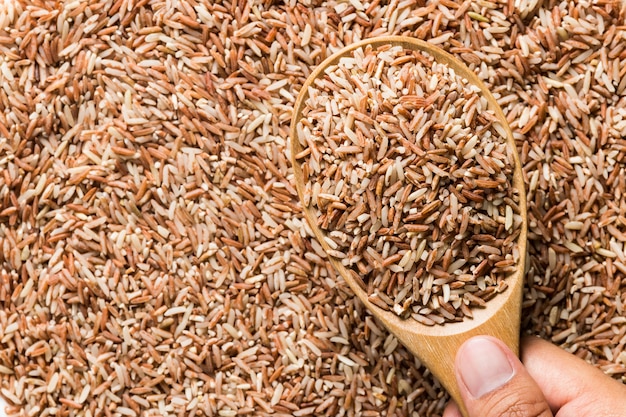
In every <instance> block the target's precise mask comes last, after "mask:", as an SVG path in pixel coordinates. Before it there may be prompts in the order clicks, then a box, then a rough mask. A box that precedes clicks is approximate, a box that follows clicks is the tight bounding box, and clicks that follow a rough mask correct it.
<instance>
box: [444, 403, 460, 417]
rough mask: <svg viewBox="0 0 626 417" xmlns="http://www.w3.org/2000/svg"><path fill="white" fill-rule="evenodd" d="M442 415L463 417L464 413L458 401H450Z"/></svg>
mask: <svg viewBox="0 0 626 417" xmlns="http://www.w3.org/2000/svg"><path fill="white" fill-rule="evenodd" d="M442 417H463V415H462V414H461V410H459V407H458V406H457V405H456V403H455V402H454V401H450V402H449V403H448V405H447V406H446V408H445V410H443V416H442Z"/></svg>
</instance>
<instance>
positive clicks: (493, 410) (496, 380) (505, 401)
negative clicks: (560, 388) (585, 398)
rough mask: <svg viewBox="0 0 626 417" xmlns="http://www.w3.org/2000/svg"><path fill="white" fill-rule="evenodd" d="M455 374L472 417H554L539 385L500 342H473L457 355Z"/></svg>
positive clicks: (484, 338) (490, 339)
mask: <svg viewBox="0 0 626 417" xmlns="http://www.w3.org/2000/svg"><path fill="white" fill-rule="evenodd" d="M455 371H456V378H457V382H458V384H459V389H460V391H461V397H462V398H463V402H464V404H465V407H466V409H467V413H468V416H469V417H514V416H524V417H552V412H551V411H550V406H549V405H548V403H547V401H546V399H545V398H544V395H543V393H542V392H541V390H540V389H539V386H538V385H537V383H536V382H535V381H534V380H533V379H532V377H531V376H530V375H529V374H528V372H527V371H526V369H525V368H524V366H523V365H522V363H521V362H520V361H519V359H518V358H517V356H516V355H515V354H514V353H513V352H511V350H510V349H509V348H508V347H506V345H505V344H504V343H503V342H501V341H499V340H498V339H495V338H493V337H488V336H477V337H474V338H472V339H469V340H468V341H467V342H465V343H464V344H463V345H462V346H461V348H460V349H459V351H458V353H457V355H456V361H455Z"/></svg>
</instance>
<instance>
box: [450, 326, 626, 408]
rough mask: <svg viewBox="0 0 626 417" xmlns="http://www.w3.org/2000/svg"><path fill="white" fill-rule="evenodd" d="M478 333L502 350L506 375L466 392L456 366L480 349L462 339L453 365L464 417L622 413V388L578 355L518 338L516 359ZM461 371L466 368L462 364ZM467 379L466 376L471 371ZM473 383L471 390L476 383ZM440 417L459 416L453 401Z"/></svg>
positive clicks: (625, 402) (625, 393)
mask: <svg viewBox="0 0 626 417" xmlns="http://www.w3.org/2000/svg"><path fill="white" fill-rule="evenodd" d="M479 337H482V338H483V341H484V340H485V339H489V340H490V341H491V342H493V343H495V344H497V345H498V346H499V348H500V349H502V352H503V354H504V355H505V356H506V359H507V360H508V362H509V364H510V367H511V369H512V376H511V377H510V378H508V379H506V378H505V379H506V380H499V382H496V383H495V384H494V383H490V382H489V381H485V385H484V386H485V387H486V389H485V390H482V392H481V393H480V395H479V396H478V397H476V396H474V395H472V393H471V392H470V389H469V388H468V387H467V386H466V384H465V382H464V379H463V372H462V371H459V369H460V367H463V366H464V365H463V363H465V364H467V363H468V361H471V359H468V358H470V357H471V355H480V352H476V351H472V350H471V349H472V348H471V345H468V342H469V341H468V342H466V344H464V345H463V346H462V347H461V349H459V354H457V358H456V361H455V368H456V376H457V382H458V383H459V387H460V389H461V395H462V397H463V401H464V403H465V406H466V408H467V411H468V417H588V416H603V417H618V416H621V417H623V416H626V386H625V385H623V384H621V383H619V382H618V381H616V380H614V379H612V378H610V377H608V376H607V375H605V374H604V373H602V372H601V371H599V370H598V369H597V368H595V367H593V366H592V365H589V364H588V363H586V362H584V361H583V360H581V359H580V358H578V357H576V356H574V355H571V354H569V353H567V352H565V351H564V350H562V349H560V348H558V347H556V346H554V345H552V344H550V343H548V342H546V341H544V340H541V339H538V338H535V337H528V338H525V339H523V340H522V344H521V349H520V350H521V362H520V360H519V359H518V358H517V357H516V355H515V354H514V353H513V352H511V351H510V350H509V349H508V348H507V347H506V346H505V345H504V344H503V343H502V342H500V341H499V340H497V339H493V338H487V337H483V336H479ZM470 341H471V339H470ZM474 345H476V344H474ZM468 346H470V347H469V348H467V347H468ZM464 348H467V349H465V350H464ZM474 350H476V349H474ZM492 357H493V355H492ZM485 363H488V361H487V362H485ZM464 369H465V370H466V371H467V365H465V368H464ZM468 378H469V380H470V381H471V380H472V376H471V375H470V376H467V377H466V379H468ZM473 381H474V385H473V387H474V390H473V391H474V392H476V384H477V383H476V380H475V379H474V380H473ZM470 385H472V384H470ZM493 385H496V386H493ZM443 417H462V416H461V413H460V411H459V409H458V408H457V406H456V404H454V403H451V404H449V405H448V407H447V408H446V409H445V411H444V413H443Z"/></svg>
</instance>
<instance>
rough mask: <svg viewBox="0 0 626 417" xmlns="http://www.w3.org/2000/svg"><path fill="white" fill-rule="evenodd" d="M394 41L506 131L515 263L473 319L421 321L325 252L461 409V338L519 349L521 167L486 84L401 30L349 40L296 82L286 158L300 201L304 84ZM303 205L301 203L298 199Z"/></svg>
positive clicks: (308, 213) (311, 218)
mask: <svg viewBox="0 0 626 417" xmlns="http://www.w3.org/2000/svg"><path fill="white" fill-rule="evenodd" d="M389 44H391V45H400V46H403V47H405V48H407V49H412V50H419V51H425V52H427V53H428V54H430V55H431V56H433V58H434V59H435V60H436V61H438V62H441V63H445V64H447V65H448V66H450V67H451V68H453V69H454V71H456V73H457V74H459V75H461V76H463V77H464V78H466V79H467V80H468V81H469V82H470V83H472V84H474V85H476V86H478V87H480V89H481V91H482V94H483V96H484V97H486V99H487V100H488V102H489V106H490V109H491V110H493V111H494V112H495V115H496V116H497V118H498V119H499V120H500V123H502V126H504V128H505V130H506V132H507V140H508V146H510V147H511V149H512V150H513V154H514V161H515V170H514V178H513V186H514V187H515V188H517V190H519V198H520V201H519V207H520V212H521V217H522V225H521V233H520V235H519V238H518V242H517V243H518V248H519V253H520V257H519V263H518V267H517V270H516V272H514V273H512V274H511V275H510V276H509V277H508V278H507V283H508V289H507V290H506V291H504V292H503V293H502V294H499V295H498V296H496V297H495V298H493V299H491V300H490V301H488V302H487V306H486V307H485V308H483V309H479V308H475V309H473V310H472V313H473V315H474V318H473V319H465V320H463V321H462V322H458V323H446V324H443V325H435V326H426V325H423V324H421V323H419V322H417V321H416V320H414V319H411V318H409V319H401V318H400V317H398V316H397V315H395V314H394V313H393V312H390V311H385V310H383V309H381V308H380V307H378V306H376V305H374V304H372V303H371V302H369V301H368V296H367V293H366V292H365V291H364V290H363V289H362V288H361V287H360V286H359V285H358V284H357V283H356V282H355V281H354V279H353V278H352V276H351V275H350V273H349V272H348V269H346V267H345V266H344V265H342V264H341V262H340V261H339V260H337V259H336V258H333V257H332V256H329V259H330V262H331V263H332V265H333V266H334V267H335V269H336V270H337V272H338V273H339V274H340V275H341V277H342V278H343V279H344V280H345V281H346V282H347V283H348V285H349V286H350V288H352V290H353V291H354V293H355V294H356V296H357V297H359V299H360V300H361V302H362V303H363V304H365V305H366V306H367V308H369V309H370V311H371V312H372V314H373V315H374V316H376V317H377V318H378V319H379V320H380V321H381V322H382V323H383V324H384V325H385V326H386V327H387V329H388V330H389V331H390V332H391V333H393V334H394V335H395V336H396V337H397V338H398V339H399V340H400V342H402V344H403V345H404V346H406V347H407V349H409V350H410V351H411V352H412V353H413V354H414V355H415V356H417V358H419V360H420V361H421V362H422V363H423V364H424V365H426V366H427V367H428V368H429V369H430V371H431V372H432V373H433V374H434V375H435V377H437V378H438V379H439V381H440V382H441V383H442V385H443V386H444V387H445V388H446V389H447V390H448V392H449V393H450V395H451V396H452V398H453V399H454V400H455V401H456V402H457V404H459V406H460V407H461V408H462V412H463V414H464V415H466V412H465V410H464V409H463V405H462V404H463V403H462V401H461V398H460V395H459V389H458V387H457V383H456V378H455V374H454V359H455V355H456V352H457V350H458V348H459V347H460V346H461V344H462V343H463V342H464V341H466V340H467V339H469V338H470V337H472V336H475V335H491V336H494V337H497V338H499V339H500V340H502V341H504V342H505V343H506V344H507V345H508V346H509V347H510V348H511V349H512V350H513V351H514V352H516V353H517V352H518V349H519V331H520V312H521V301H522V286H523V277H524V267H525V263H526V227H527V214H526V193H525V190H524V182H523V177H522V170H521V166H520V163H519V157H518V155H517V151H516V150H515V149H516V148H515V142H514V140H513V135H512V133H511V130H510V128H509V126H508V123H507V121H506V118H505V117H504V113H503V112H502V109H501V108H500V106H499V105H498V103H497V102H496V100H495V98H494V97H493V96H492V95H491V93H490V92H489V90H488V89H487V87H486V86H485V85H484V84H483V83H482V82H481V81H480V80H479V79H478V77H477V76H476V75H475V74H474V73H473V72H472V71H471V70H470V69H469V68H467V67H466V66H465V65H464V64H463V63H462V62H460V61H458V60H457V59H456V58H454V57H453V56H452V55H450V54H448V53H446V52H444V51H442V50H441V49H439V48H437V47H435V46H433V45H429V44H428V43H426V42H423V41H420V40H417V39H413V38H409V37H404V36H388V37H387V36H386V37H379V38H373V39H367V40H365V41H361V42H357V43H354V44H352V45H349V46H347V47H345V48H344V49H342V50H341V51H339V52H337V53H336V54H334V55H332V56H330V57H329V58H327V59H326V60H325V61H324V62H322V63H321V64H320V65H319V66H318V67H317V68H316V69H315V70H314V71H313V73H311V75H310V76H309V77H308V78H307V80H306V82H305V83H304V85H303V86H302V90H301V91H300V95H299V96H298V99H297V101H296V103H295V107H294V114H293V118H292V121H291V149H290V150H291V156H290V157H291V162H292V164H293V168H294V174H295V181H296V186H297V189H298V194H299V196H300V200H301V201H303V194H304V187H305V182H304V178H303V173H302V167H301V164H300V162H299V161H298V160H296V158H295V156H296V155H298V154H299V153H300V152H301V151H302V147H301V146H300V141H299V140H298V138H297V129H296V126H297V124H298V122H299V120H300V118H301V117H302V110H303V108H304V107H305V101H306V100H307V98H308V88H309V86H310V85H311V84H312V83H313V82H314V80H315V79H316V78H318V77H320V76H323V74H324V70H325V69H326V68H327V67H328V66H330V65H334V64H336V63H337V62H338V61H339V59H340V58H341V57H344V56H347V55H350V54H351V52H352V51H353V50H354V49H357V48H360V47H365V46H366V45H372V46H373V47H374V48H376V47H378V46H381V45H389ZM303 207H304V204H303ZM304 215H305V217H306V219H307V221H308V223H309V225H310V226H311V229H312V230H313V232H314V234H315V236H316V238H317V240H318V241H319V243H320V244H321V245H322V247H323V248H324V250H325V251H327V252H328V250H329V249H330V248H329V247H328V244H327V243H326V241H325V240H324V235H325V234H324V232H323V231H322V230H321V229H320V228H319V227H318V226H317V223H316V214H315V210H314V209H313V207H312V206H309V207H304Z"/></svg>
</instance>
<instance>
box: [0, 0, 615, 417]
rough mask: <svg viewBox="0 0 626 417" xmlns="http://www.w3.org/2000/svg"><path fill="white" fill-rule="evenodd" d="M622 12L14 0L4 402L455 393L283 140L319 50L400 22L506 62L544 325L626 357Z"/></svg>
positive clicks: (78, 408)
mask: <svg viewBox="0 0 626 417" xmlns="http://www.w3.org/2000/svg"><path fill="white" fill-rule="evenodd" d="M625 24H626V7H625V5H624V3H623V2H619V1H603V2H589V1H565V0H564V1H552V0H543V1H538V0H519V1H517V0H516V1H508V0H506V1H505V0H500V1H484V0H479V1H470V0H466V1H464V2H462V3H456V2H452V1H449V0H433V1H424V0H401V1H398V0H392V1H390V2H386V1H385V2H380V1H377V0H374V1H372V2H362V1H360V0H350V1H348V2H339V1H329V2H320V1H307V0H305V1H302V2H296V1H287V2H274V1H266V0H264V1H256V2H253V1H239V2H237V3H232V2H229V1H225V2H219V3H213V2H209V1H203V0H179V1H169V0H166V1H164V0H137V1H135V0H101V1H95V2H88V1H80V0H67V1H63V0H62V1H52V0H36V1H30V0H18V1H14V0H2V1H0V247H1V248H2V250H1V251H0V394H2V396H3V397H4V398H5V399H6V400H7V401H8V402H9V404H10V406H9V407H8V410H7V411H8V414H9V415H12V416H18V415H19V416H49V415H56V416H101V415H105V416H109V415H110V416H156V415H159V416H235V415H237V416H239V415H242V416H243V415H250V416H264V415H272V416H305V415H315V416H318V415H327V416H343V415H346V416H392V415H395V416H439V415H440V414H441V411H442V410H443V407H444V405H445V404H446V402H447V400H448V398H447V395H446V394H445V392H444V391H443V390H442V389H441V387H440V385H439V384H438V382H437V381H435V380H433V378H432V376H431V375H430V373H429V372H428V370H427V369H425V368H424V367H422V366H421V364H420V363H419V362H418V361H417V360H416V359H415V358H413V357H412V356H411V355H410V354H409V353H408V352H407V351H406V350H405V349H404V348H403V347H402V346H400V345H399V344H398V341H397V340H396V339H395V338H394V337H393V336H391V335H389V334H388V333H387V332H386V331H385V329H383V328H382V327H381V326H380V325H379V324H378V323H377V322H376V320H374V319H373V318H372V317H371V316H370V315H369V313H368V312H367V311H365V310H364V308H363V306H362V305H361V304H360V303H359V302H358V301H357V300H355V299H354V297H353V295H352V293H351V292H350V290H349V288H348V287H347V286H346V284H345V283H344V282H343V281H342V280H341V279H340V278H338V277H337V276H336V274H335V272H334V271H333V269H332V268H331V267H330V265H329V264H328V262H327V259H326V258H325V255H324V253H323V251H322V250H321V246H320V245H319V243H318V242H316V241H315V239H313V238H312V234H311V232H310V230H309V228H308V226H307V224H306V222H305V221H304V218H303V216H302V212H301V207H300V205H299V203H298V199H297V195H296V192H295V189H294V184H293V174H292V172H293V171H292V168H291V166H290V164H289V162H288V160H289V159H288V157H287V154H286V152H287V149H288V146H287V145H288V133H289V124H290V122H291V115H292V110H293V104H294V100H295V97H296V96H297V94H298V92H299V90H300V87H301V85H302V83H303V82H304V80H305V79H306V77H307V75H309V74H310V73H311V71H312V69H313V68H315V66H316V65H317V64H319V63H320V62H321V61H322V60H323V59H324V58H325V57H326V56H328V55H330V54H331V53H333V52H335V51H337V50H339V49H340V48H341V47H342V46H344V45H347V44H350V43H353V42H355V41H357V40H360V39H363V38H366V37H373V36H380V35H387V34H403V35H409V36H413V37H416V38H420V39H425V40H428V41H429V42H431V43H433V44H436V45H439V46H440V47H442V48H443V49H445V50H447V51H449V52H450V53H452V54H454V55H456V56H457V57H458V58H460V59H461V60H463V61H464V62H465V63H466V64H467V65H468V66H470V68H472V69H473V70H474V71H475V72H476V74H478V76H479V77H480V78H481V79H482V80H484V81H485V82H486V83H487V84H488V85H489V87H490V89H491V91H492V92H493V94H494V95H495V96H496V97H497V99H498V102H499V103H500V105H501V106H502V108H503V110H504V112H505V114H506V116H507V118H508V120H509V122H510V125H511V127H512V129H513V131H514V135H515V138H516V140H517V144H518V150H519V152H520V156H521V163H522V165H523V168H524V175H525V179H526V183H527V185H528V188H527V189H528V192H527V197H528V202H529V239H530V242H529V248H530V249H529V250H530V253H529V255H530V256H529V265H528V274H527V283H526V289H525V295H524V309H525V311H524V319H523V323H522V325H523V328H524V329H525V331H526V332H528V333H532V334H537V335H539V336H541V337H544V338H546V339H548V340H551V341H552V342H554V343H556V344H558V345H560V346H562V347H563V348H564V349H567V350H569V351H570V352H573V353H575V354H576V355H578V356H580V357H582V358H584V359H585V360H587V361H588V362H590V363H593V364H595V365H596V366H597V367H598V368H600V369H602V370H603V371H604V372H606V373H607V374H609V375H611V376H613V377H614V378H618V379H621V378H623V376H624V374H625V372H626V366H625V365H626V353H624V350H623V349H624V344H625V343H626V326H625V325H624V323H625V322H626V318H625V317H624V303H625V302H626V295H625V294H626V291H625V290H626V279H625V278H626V254H625V252H626V251H625V248H624V242H626V194H625V193H624V191H626V182H625V180H624V178H626V177H625V175H624V168H625V167H626V160H625V158H624V152H625V149H626V148H625V144H626V142H624V140H623V138H624V137H626V98H625V97H626V94H625V90H626V62H625V61H626V36H625V30H624V27H625Z"/></svg>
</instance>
